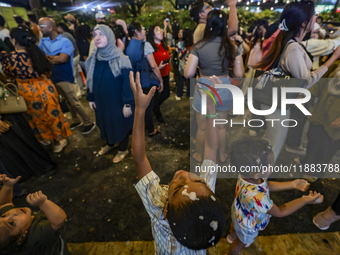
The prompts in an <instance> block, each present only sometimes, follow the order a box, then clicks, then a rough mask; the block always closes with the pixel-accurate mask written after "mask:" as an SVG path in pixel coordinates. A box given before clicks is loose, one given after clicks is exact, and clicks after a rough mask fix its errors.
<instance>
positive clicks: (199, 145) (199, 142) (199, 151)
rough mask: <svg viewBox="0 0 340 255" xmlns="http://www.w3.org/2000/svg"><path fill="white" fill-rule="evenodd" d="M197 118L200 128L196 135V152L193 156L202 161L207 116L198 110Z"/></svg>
mask: <svg viewBox="0 0 340 255" xmlns="http://www.w3.org/2000/svg"><path fill="white" fill-rule="evenodd" d="M196 119H197V125H198V130H197V135H196V152H195V153H194V155H193V158H194V159H195V160H197V161H198V162H201V161H202V159H203V152H204V141H205V128H206V118H205V116H203V115H201V114H199V113H197V112H196Z"/></svg>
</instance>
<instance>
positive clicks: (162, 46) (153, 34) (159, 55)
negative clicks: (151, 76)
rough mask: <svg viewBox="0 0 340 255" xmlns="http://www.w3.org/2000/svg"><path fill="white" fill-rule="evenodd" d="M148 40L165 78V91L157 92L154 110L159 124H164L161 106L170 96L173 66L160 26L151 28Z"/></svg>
mask: <svg viewBox="0 0 340 255" xmlns="http://www.w3.org/2000/svg"><path fill="white" fill-rule="evenodd" d="M147 40H148V42H149V43H150V44H151V45H152V47H153V49H154V50H155V52H154V53H153V55H154V57H155V60H156V63H157V65H158V67H159V70H160V71H161V75H162V78H163V91H162V92H160V91H158V93H157V92H156V94H155V105H154V108H153V112H154V114H155V115H156V118H157V119H158V121H159V122H164V119H163V116H162V113H161V109H160V107H161V104H162V103H163V102H164V101H165V100H166V99H168V98H169V96H170V79H169V73H170V71H171V66H170V62H169V61H170V54H169V52H168V50H169V47H168V45H167V44H166V43H165V41H164V36H163V30H162V29H161V28H160V27H159V26H149V34H148V38H147Z"/></svg>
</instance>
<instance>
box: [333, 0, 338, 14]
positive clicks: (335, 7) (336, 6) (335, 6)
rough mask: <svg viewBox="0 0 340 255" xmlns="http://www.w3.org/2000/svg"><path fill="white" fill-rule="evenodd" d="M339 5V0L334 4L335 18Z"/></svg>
mask: <svg viewBox="0 0 340 255" xmlns="http://www.w3.org/2000/svg"><path fill="white" fill-rule="evenodd" d="M338 5H339V0H337V1H336V4H335V5H334V9H333V12H332V17H333V18H334V17H335V14H336V10H337V8H338Z"/></svg>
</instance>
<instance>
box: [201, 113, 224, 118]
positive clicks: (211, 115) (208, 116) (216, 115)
mask: <svg viewBox="0 0 340 255" xmlns="http://www.w3.org/2000/svg"><path fill="white" fill-rule="evenodd" d="M220 115H221V113H215V114H208V115H205V117H206V118H216V117H219V116H220Z"/></svg>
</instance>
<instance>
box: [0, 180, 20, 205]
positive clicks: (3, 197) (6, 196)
mask: <svg viewBox="0 0 340 255" xmlns="http://www.w3.org/2000/svg"><path fill="white" fill-rule="evenodd" d="M20 178H21V176H18V177H17V178H16V179H12V178H9V177H8V176H7V175H5V174H0V183H2V189H1V191H0V207H1V206H3V205H5V204H12V198H13V186H14V184H16V183H17V182H18V181H19V180H20Z"/></svg>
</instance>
